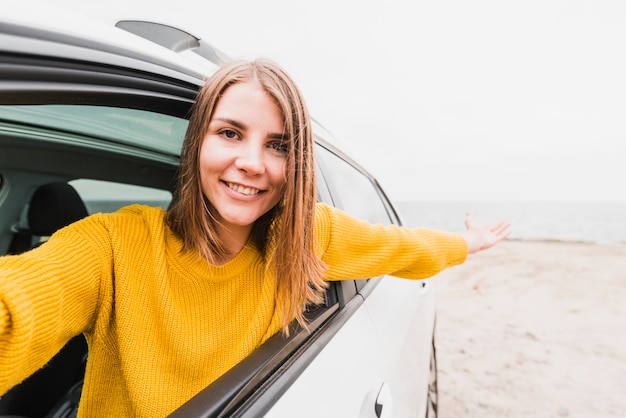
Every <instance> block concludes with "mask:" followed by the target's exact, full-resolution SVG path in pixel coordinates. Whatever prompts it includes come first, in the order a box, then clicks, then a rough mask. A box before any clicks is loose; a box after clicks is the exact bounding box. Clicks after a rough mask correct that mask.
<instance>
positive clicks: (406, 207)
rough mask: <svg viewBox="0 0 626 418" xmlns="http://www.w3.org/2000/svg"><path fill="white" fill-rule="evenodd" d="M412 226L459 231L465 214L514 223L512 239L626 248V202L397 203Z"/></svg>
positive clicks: (462, 227) (475, 217)
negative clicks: (608, 245) (617, 245)
mask: <svg viewBox="0 0 626 418" xmlns="http://www.w3.org/2000/svg"><path fill="white" fill-rule="evenodd" d="M395 207H396V209H397V210H398V212H399V215H400V217H401V218H402V221H403V223H404V224H405V225H407V226H412V227H426V228H435V229H441V230H445V231H450V232H460V231H463V230H464V229H465V224H464V221H465V213H466V212H472V213H473V215H474V219H475V220H476V221H477V222H478V223H491V222H496V221H500V220H506V221H509V222H511V235H510V236H509V238H510V239H517V240H533V241H570V242H581V243H595V244H626V201H624V202H536V201H530V202H528V201H522V202H460V201H459V202H452V201H449V202H448V201H446V202H435V201H420V202H418V201H399V202H396V204H395Z"/></svg>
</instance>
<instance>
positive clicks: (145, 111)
mask: <svg viewBox="0 0 626 418" xmlns="http://www.w3.org/2000/svg"><path fill="white" fill-rule="evenodd" d="M98 25H101V24H100V23H95V22H87V21H86V20H72V19H70V18H66V17H62V16H60V17H59V18H58V19H57V18H54V19H52V18H50V16H48V15H46V14H44V15H42V16H37V15H36V14H35V12H34V11H29V12H28V13H25V12H24V11H20V10H19V7H17V6H16V7H13V6H12V8H9V10H8V11H7V10H3V12H2V14H0V254H6V253H9V252H10V253H19V252H21V251H25V250H27V249H29V248H31V247H32V246H34V245H37V242H38V241H39V240H40V239H41V237H45V236H48V235H50V234H51V233H52V232H54V230H56V229H57V228H60V227H62V226H64V225H66V224H67V223H69V222H71V221H72V220H73V219H74V218H80V217H82V216H87V215H88V214H90V213H94V212H98V211H105V212H108V211H114V210H116V209H117V208H119V207H121V206H124V205H127V204H131V203H135V202H139V203H147V204H151V205H161V206H163V207H164V208H166V207H167V205H168V203H169V199H170V198H171V193H170V189H171V187H172V184H173V181H172V179H173V178H174V176H175V173H176V169H177V165H178V155H179V151H180V148H181V145H182V141H183V136H184V133H185V129H186V127H187V123H188V121H187V119H186V118H187V116H188V111H189V108H190V106H191V104H192V103H193V101H194V97H195V95H196V93H197V91H198V89H199V88H200V86H201V85H202V84H203V80H205V78H206V77H207V76H208V75H210V74H211V72H213V71H214V70H215V68H216V67H217V65H219V64H220V63H221V62H223V61H225V60H227V59H228V58H227V57H226V56H225V55H224V54H223V53H221V52H220V51H218V50H216V49H215V48H213V47H211V46H210V45H208V44H206V43H204V41H202V40H199V39H197V38H196V37H194V36H192V35H190V34H188V33H186V32H184V31H181V30H179V29H176V28H172V27H169V26H163V25H159V24H154V23H149V22H140V21H121V22H120V23H118V24H117V25H116V27H99V26H98ZM315 140H316V160H317V164H318V167H317V168H318V171H319V176H318V178H319V185H318V186H319V199H320V200H321V201H324V202H327V203H329V204H331V205H334V206H337V207H339V208H342V209H344V210H345V211H347V212H349V213H352V214H353V215H354V216H356V217H361V218H364V219H367V220H369V221H371V222H375V223H383V224H389V223H394V224H400V223H401V221H400V219H399V217H398V214H397V212H396V210H395V209H394V206H393V204H392V203H391V202H390V201H389V200H388V199H387V197H386V196H385V193H384V191H383V190H382V189H381V187H380V186H379V184H378V183H377V182H376V179H375V178H373V177H372V176H371V175H370V174H368V172H367V171H366V170H365V169H364V168H362V167H361V166H360V165H359V164H357V163H356V162H355V161H353V160H352V159H351V158H350V157H349V156H347V155H346V154H344V153H343V152H341V151H340V150H339V149H338V148H337V147H336V146H334V145H333V140H332V137H331V136H330V135H329V134H328V133H327V132H326V131H325V130H324V129H323V128H322V126H321V125H319V124H316V125H315ZM42 207H45V208H46V209H45V211H44V210H42ZM53 209H54V210H53ZM55 214H56V215H55ZM55 216H57V217H56V218H55ZM308 317H309V318H310V321H311V332H306V331H304V330H301V331H299V332H295V333H293V335H292V336H291V337H289V338H285V337H283V336H282V335H275V336H274V337H273V338H271V339H270V340H269V341H267V343H265V344H264V345H263V346H261V347H260V348H259V349H258V350H257V351H255V352H254V353H253V354H252V355H250V356H249V357H248V358H246V359H245V360H244V361H242V362H241V363H240V364H238V365H236V366H235V367H234V368H232V369H231V370H230V371H229V372H227V373H226V374H225V375H224V376H222V377H221V378H220V379H219V380H218V381H216V382H215V383H214V384H211V385H210V386H208V387H207V388H205V389H204V390H202V391H201V392H200V393H198V394H196V395H195V396H193V397H192V398H191V399H190V400H189V401H188V402H187V403H185V404H183V405H181V406H180V408H179V409H178V410H177V411H175V412H174V413H173V414H172V416H173V417H185V418H189V417H226V416H229V417H230V416H243V417H259V416H267V417H341V418H345V417H363V418H364V417H392V416H393V417H425V416H427V417H433V416H436V400H437V397H436V396H437V386H436V362H435V350H434V341H433V335H434V325H435V305H434V294H433V284H432V282H430V281H429V280H423V281H411V280H403V279H398V278H391V277H372V278H371V279H369V280H360V281H342V282H335V283H332V284H331V286H330V287H329V289H328V291H327V295H326V303H325V304H324V305H323V306H315V307H311V308H310V309H309V312H308ZM87 355H88V353H87V349H86V345H85V342H84V338H83V337H82V335H79V336H77V337H75V338H74V339H73V340H72V341H71V342H70V343H69V344H68V345H67V346H66V347H65V348H64V349H63V350H62V351H61V352H60V353H59V354H58V355H57V357H55V358H54V359H53V360H52V362H51V364H50V365H49V366H47V367H45V368H43V369H42V370H40V371H39V372H37V373H36V374H35V375H33V376H32V377H31V378H29V379H28V380H27V381H25V382H24V383H22V384H20V385H18V386H17V387H15V388H14V389H12V390H11V391H9V392H8V393H7V394H4V395H2V396H1V397H0V415H5V416H8V415H11V416H22V417H36V416H46V414H48V416H55V417H65V416H72V414H75V408H76V404H77V402H78V400H79V398H80V388H81V382H82V376H83V371H84V361H85V358H86V356H87Z"/></svg>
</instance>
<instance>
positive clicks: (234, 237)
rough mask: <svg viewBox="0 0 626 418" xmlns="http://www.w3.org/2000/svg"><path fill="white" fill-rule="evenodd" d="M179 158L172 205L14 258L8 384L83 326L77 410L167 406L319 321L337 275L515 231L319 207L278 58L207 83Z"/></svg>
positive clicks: (1, 357) (409, 270) (0, 383)
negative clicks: (398, 223)
mask: <svg viewBox="0 0 626 418" xmlns="http://www.w3.org/2000/svg"><path fill="white" fill-rule="evenodd" d="M180 167H181V168H180V172H179V178H178V188H177V191H176V193H175V197H174V202H173V204H172V206H171V208H170V209H169V210H168V211H167V212H164V211H163V210H161V209H159V208H149V207H145V206H139V205H133V206H130V207H127V208H123V209H121V210H119V211H118V212H116V213H114V214H96V215H93V216H90V217H88V218H86V219H84V220H81V221H79V222H76V223H74V224H72V225H70V226H68V227H66V228H64V229H62V230H61V231H59V232H58V233H56V234H55V235H53V237H51V239H50V240H49V241H48V242H47V243H46V244H44V245H42V246H40V247H39V248H37V249H34V250H32V251H30V252H28V253H25V254H23V255H20V256H6V257H2V258H0V393H4V392H5V391H6V390H8V389H9V388H10V387H12V386H13V385H15V384H17V383H19V382H20V381H21V380H23V379H24V378H26V377H27V376H28V375H30V374H32V373H33V372H34V371H36V370H37V369H38V368H40V367H41V366H43V365H44V364H45V363H46V361H48V360H49V359H50V358H51V357H52V356H53V355H54V354H55V353H56V352H57V351H58V350H59V349H60V348H61V347H62V346H63V345H64V344H65V343H66V342H67V341H68V340H69V339H70V338H71V337H72V336H74V335H78V334H80V333H83V334H84V335H85V337H86V339H87V341H88V344H89V358H88V362H87V370H86V374H85V383H84V388H83V393H82V398H81V403H80V408H79V416H93V415H98V416H109V417H114V416H146V417H152V416H164V415H166V414H167V413H169V412H171V411H173V410H174V409H176V408H177V407H178V406H180V405H181V404H182V403H184V402H185V401H187V400H188V399H189V398H191V397H192V396H193V395H194V394H195V393H197V392H198V391H199V390H201V389H202V388H204V387H206V386H207V385H208V384H210V383H211V382H212V381H214V380H215V379H216V378H218V377H219V376H220V375H222V374H223V373H224V372H225V371H227V370H228V369H229V368H230V367H232V366H233V365H234V364H236V363H237V362H238V361H240V360H241V359H243V358H244V357H246V356H247V355H248V354H250V353H251V352H252V351H253V350H254V349H255V348H257V347H258V346H259V345H261V344H262V343H263V342H264V341H266V340H267V339H268V338H269V337H270V336H272V335H273V334H275V333H276V332H279V331H281V330H282V331H283V332H285V333H286V332H287V331H288V324H289V323H291V322H292V321H293V320H294V319H295V320H297V321H298V322H300V323H301V324H303V325H305V321H304V318H303V313H302V307H303V306H304V305H306V304H311V303H313V304H314V303H318V302H320V301H321V300H322V299H323V291H324V289H325V287H326V282H327V281H330V280H341V279H358V278H366V277H371V276H377V275H381V274H392V275H396V276H398V277H403V278H409V279H420V278H424V277H429V276H432V275H434V274H436V273H437V272H439V271H441V270H442V269H444V268H446V267H448V266H452V265H455V264H459V263H461V262H463V261H464V260H465V258H466V256H467V254H468V253H473V252H476V251H479V250H482V249H486V248H489V247H490V246H492V245H494V244H496V243H497V242H498V241H500V240H502V239H504V238H505V237H506V236H507V234H508V224H507V223H499V224H496V225H493V226H485V227H481V226H477V225H475V224H474V223H473V221H472V219H471V217H469V218H468V219H467V220H466V224H467V231H466V233H465V234H463V235H460V234H447V233H443V232H437V231H427V230H418V229H415V230H413V229H408V228H400V227H395V226H390V227H383V226H380V225H376V226H373V225H370V224H367V223H365V222H362V221H358V220H355V219H353V218H351V217H350V216H348V215H347V214H345V213H343V212H341V211H338V210H335V209H332V208H330V207H328V206H326V205H323V204H317V203H316V190H315V177H314V175H315V170H314V162H313V140H312V133H311V123H310V119H309V115H308V113H307V110H306V106H305V105H304V101H303V99H302V97H301V94H300V92H299V91H298V89H297V87H296V86H295V84H294V83H293V81H292V80H291V78H290V77H289V76H288V75H287V74H285V72H283V71H282V70H281V69H280V68H279V67H277V66H276V65H275V64H273V63H271V62H269V61H264V60H257V61H254V62H234V63H231V64H228V65H226V66H225V67H223V68H222V69H220V70H219V71H218V72H217V73H216V74H215V75H214V76H213V77H211V78H210V79H209V80H208V81H207V83H206V85H205V86H204V87H203V89H202V90H201V92H200V94H199V96H198V98H197V102H196V103H195V105H194V108H193V112H192V116H191V119H190V124H189V129H188V132H187V136H186V139H185V143H184V146H183V152H182V158H181V166H180ZM355 242H358V243H359V250H358V251H355V250H354V243H355Z"/></svg>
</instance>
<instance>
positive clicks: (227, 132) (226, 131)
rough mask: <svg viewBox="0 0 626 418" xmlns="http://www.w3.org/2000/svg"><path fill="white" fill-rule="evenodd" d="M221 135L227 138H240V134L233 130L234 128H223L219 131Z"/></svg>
mask: <svg viewBox="0 0 626 418" xmlns="http://www.w3.org/2000/svg"><path fill="white" fill-rule="evenodd" d="M219 135H221V136H223V137H224V138H226V139H237V138H239V134H237V132H235V131H233V130H232V129H222V130H221V131H219Z"/></svg>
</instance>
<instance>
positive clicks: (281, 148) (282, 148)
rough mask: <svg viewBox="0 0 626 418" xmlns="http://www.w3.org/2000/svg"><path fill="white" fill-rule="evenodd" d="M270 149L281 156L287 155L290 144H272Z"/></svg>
mask: <svg viewBox="0 0 626 418" xmlns="http://www.w3.org/2000/svg"><path fill="white" fill-rule="evenodd" d="M269 147H270V148H271V149H272V150H274V151H276V152H279V153H281V154H287V153H288V152H289V144H288V143H287V142H285V141H274V142H270V144H269Z"/></svg>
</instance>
